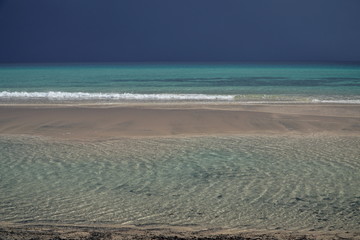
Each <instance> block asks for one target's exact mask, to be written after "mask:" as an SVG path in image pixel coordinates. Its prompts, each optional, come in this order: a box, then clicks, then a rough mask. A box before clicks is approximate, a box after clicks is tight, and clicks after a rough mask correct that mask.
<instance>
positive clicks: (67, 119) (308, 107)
mask: <svg viewBox="0 0 360 240" xmlns="http://www.w3.org/2000/svg"><path fill="white" fill-rule="evenodd" d="M0 123H1V124H0V133H1V134H29V135H39V136H49V137H56V138H64V139H88V140H90V139H109V138H118V137H141V136H145V137H146V136H194V135H229V134H230V135H232V134H235V135H236V134H319V133H323V134H336V135H339V134H340V135H359V133H360V107H359V105H350V104H345V105H341V104H338V105H334V104H319V105H317V104H276V105H272V104H265V105H259V104H258V105H249V104H247V105H240V104H223V105H220V104H182V105H176V104H173V105H171V104H170V105H169V104H168V105H161V104H143V105H139V104H132V105H130V104H128V105H73V106H72V105H27V106H25V105H2V106H0Z"/></svg>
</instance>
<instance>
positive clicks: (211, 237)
mask: <svg viewBox="0 0 360 240" xmlns="http://www.w3.org/2000/svg"><path fill="white" fill-rule="evenodd" d="M0 239H6V240H20V239H29V240H30V239H36V240H62V239H63V240H70V239H79V240H80V239H82V240H110V239H112V240H125V239H126V240H130V239H133V240H188V239H189V240H190V239H191V240H259V239H264V240H265V239H266V240H287V239H291V240H308V239H309V240H310V239H312V240H344V239H354V240H358V239H360V232H357V233H353V232H352V233H350V232H346V231H327V232H326V231H313V230H309V231H287V230H238V229H201V228H195V227H176V226H172V227H167V226H116V225H108V226H106V227H105V226H96V225H93V226H69V225H41V224H38V225H26V224H24V225H21V224H17V225H8V224H0Z"/></svg>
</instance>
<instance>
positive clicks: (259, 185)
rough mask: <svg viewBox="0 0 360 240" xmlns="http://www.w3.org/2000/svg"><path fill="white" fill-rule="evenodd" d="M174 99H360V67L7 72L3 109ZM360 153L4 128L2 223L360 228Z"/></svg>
mask: <svg viewBox="0 0 360 240" xmlns="http://www.w3.org/2000/svg"><path fill="white" fill-rule="evenodd" d="M177 101H180V102H184V101H185V102H194V101H196V102H198V101H200V102H222V103H224V102H231V103H234V102H239V103H248V102H251V103H253V102H255V103H269V104H270V103H271V104H272V103H274V102H275V103H277V102H291V103H303V102H305V103H309V104H312V103H322V102H325V103H327V102H334V103H341V104H360V65H354V64H353V65H351V64H346V65H345V64H112V65H99V64H98V65H79V64H78V65H37V66H34V65H2V66H0V103H2V104H8V103H58V104H61V103H64V102H65V103H68V102H71V103H72V104H73V103H83V102H91V103H123V102H124V103H127V102H140V103H141V102H165V103H166V102H177ZM0 124H1V122H0ZM359 146H360V136H329V135H328V136H325V135H311V134H307V135H302V136H297V135H294V136H292V135H286V136H282V135H267V136H265V135H264V136H261V135H256V136H202V137H176V138H175V137H174V138H172V137H161V138H160V137H147V138H119V139H108V140H106V139H104V140H101V141H100V140H97V141H95V140H94V141H75V140H73V141H66V140H59V139H52V138H45V137H38V136H28V135H21V136H20V135H17V136H15V135H4V134H1V133H0V166H1V167H0V222H10V223H27V224H39V223H41V224H54V223H56V224H94V223H96V224H124V225H127V224H133V225H174V226H184V225H186V226H202V227H209V228H218V227H220V228H239V229H287V230H294V229H295V230H319V231H331V230H344V231H358V230H359V226H360V187H359V186H360V147H359Z"/></svg>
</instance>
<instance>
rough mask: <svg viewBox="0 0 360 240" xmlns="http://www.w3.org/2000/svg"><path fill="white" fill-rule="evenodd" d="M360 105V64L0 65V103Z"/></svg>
mask: <svg viewBox="0 0 360 240" xmlns="http://www.w3.org/2000/svg"><path fill="white" fill-rule="evenodd" d="M4 101H5V102H18V101H19V102H24V101H39V102H49V101H50V102H51V101H70V102H77V101H92V102H97V101H99V102H103V101H105V102H109V101H110V102H124V101H125V102H126V101H206V102H218V101H225V102H264V103H267V102H301V103H321V102H326V103H352V104H354V103H356V104H358V103H360V65H344V64H328V65H326V64H321V65H320V64H318V65H312V64H283V65H275V64H262V65H259V64H113V65H46V66H45V65H44V66H41V65H34V66H32V65H3V66H0V102H4Z"/></svg>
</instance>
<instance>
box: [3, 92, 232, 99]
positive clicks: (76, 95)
mask: <svg viewBox="0 0 360 240" xmlns="http://www.w3.org/2000/svg"><path fill="white" fill-rule="evenodd" d="M0 98H3V99H4V98H7V99H47V100H107V99H108V100H212V101H214V100H221V101H231V100H234V96H233V95H208V94H166V93H161V94H138V93H87V92H54V91H49V92H8V91H3V92H0Z"/></svg>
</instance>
